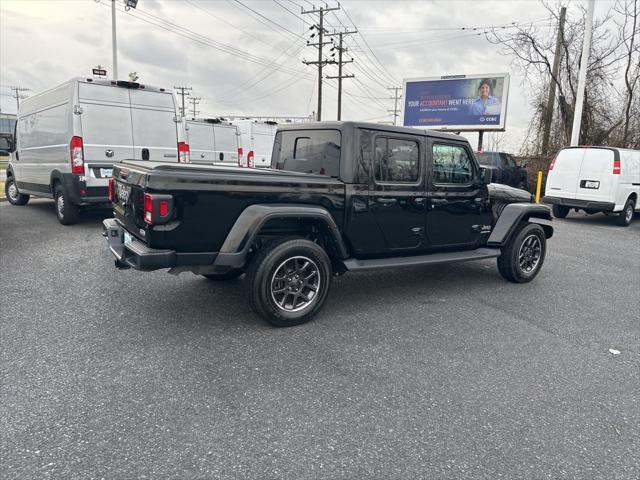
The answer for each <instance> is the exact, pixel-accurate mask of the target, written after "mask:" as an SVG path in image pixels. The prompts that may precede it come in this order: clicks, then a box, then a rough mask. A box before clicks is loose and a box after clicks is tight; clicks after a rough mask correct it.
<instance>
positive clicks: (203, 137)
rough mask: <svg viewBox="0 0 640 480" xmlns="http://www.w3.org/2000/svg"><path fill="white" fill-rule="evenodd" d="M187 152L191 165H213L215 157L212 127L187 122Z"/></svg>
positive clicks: (205, 124)
mask: <svg viewBox="0 0 640 480" xmlns="http://www.w3.org/2000/svg"><path fill="white" fill-rule="evenodd" d="M187 127H188V130H187V136H188V139H189V142H188V143H189V150H190V151H191V161H192V162H193V163H210V164H211V163H213V162H215V161H216V155H215V152H214V148H213V145H214V143H213V125H211V124H209V123H197V122H187Z"/></svg>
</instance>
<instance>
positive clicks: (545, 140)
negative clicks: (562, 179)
mask: <svg viewBox="0 0 640 480" xmlns="http://www.w3.org/2000/svg"><path fill="white" fill-rule="evenodd" d="M566 15H567V7H562V8H561V9H560V23H559V25H558V36H557V37H556V51H555V54H554V56H553V69H552V71H551V72H552V73H551V78H550V79H549V97H548V98H547V108H546V109H545V112H544V117H545V118H544V133H543V135H542V154H543V155H545V154H546V153H547V150H548V148H549V135H550V134H551V122H552V121H553V106H554V105H555V101H556V81H557V78H558V72H559V70H560V57H561V56H562V55H561V53H560V48H561V47H562V39H563V38H564V19H565V17H566Z"/></svg>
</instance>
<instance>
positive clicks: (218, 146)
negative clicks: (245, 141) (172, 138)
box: [185, 119, 242, 167]
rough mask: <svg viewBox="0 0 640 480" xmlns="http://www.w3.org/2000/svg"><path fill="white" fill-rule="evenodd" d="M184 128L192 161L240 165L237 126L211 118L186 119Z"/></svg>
mask: <svg viewBox="0 0 640 480" xmlns="http://www.w3.org/2000/svg"><path fill="white" fill-rule="evenodd" d="M185 128H186V132H187V143H188V144H189V150H190V152H191V161H192V162H193V163H207V164H210V165H211V164H216V165H218V164H224V165H233V166H236V167H238V166H242V165H240V162H239V154H240V148H239V147H240V145H239V142H240V132H239V130H238V127H237V126H235V125H231V124H230V123H224V122H221V121H220V120H218V119H212V120H187V121H186V126H185Z"/></svg>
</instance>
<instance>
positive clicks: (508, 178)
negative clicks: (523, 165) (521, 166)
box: [500, 153, 518, 187]
mask: <svg viewBox="0 0 640 480" xmlns="http://www.w3.org/2000/svg"><path fill="white" fill-rule="evenodd" d="M500 167H501V168H502V175H503V176H502V183H503V184H505V185H511V186H512V187H515V186H516V182H517V181H518V179H517V178H516V164H515V162H514V161H513V160H511V157H510V155H507V154H506V153H500Z"/></svg>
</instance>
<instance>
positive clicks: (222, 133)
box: [213, 124, 238, 166]
mask: <svg viewBox="0 0 640 480" xmlns="http://www.w3.org/2000/svg"><path fill="white" fill-rule="evenodd" d="M213 133H214V136H215V150H216V152H215V155H216V160H215V161H216V162H224V163H228V164H232V165H234V166H237V165H238V130H237V127H236V126H235V125H221V124H218V125H215V126H214V128H213Z"/></svg>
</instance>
